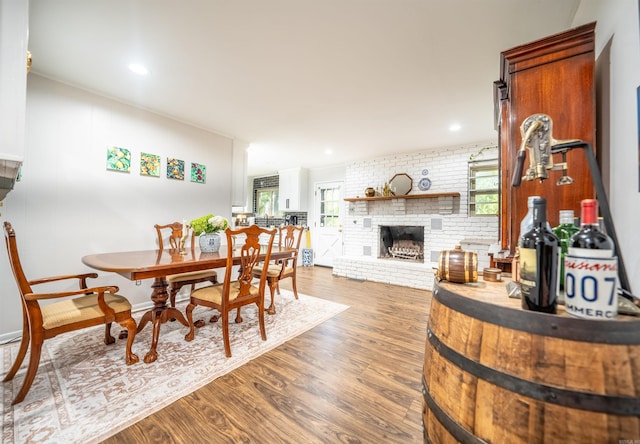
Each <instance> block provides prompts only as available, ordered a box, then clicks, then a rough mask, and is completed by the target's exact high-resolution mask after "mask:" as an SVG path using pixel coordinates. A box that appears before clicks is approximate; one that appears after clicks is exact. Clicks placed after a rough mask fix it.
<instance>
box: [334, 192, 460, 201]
mask: <svg viewBox="0 0 640 444" xmlns="http://www.w3.org/2000/svg"><path fill="white" fill-rule="evenodd" d="M438 197H460V193H458V192H457V191H450V192H446V193H425V194H405V195H404V196H375V197H345V198H344V200H345V201H347V202H359V201H368V202H370V201H374V200H392V199H433V198H438Z"/></svg>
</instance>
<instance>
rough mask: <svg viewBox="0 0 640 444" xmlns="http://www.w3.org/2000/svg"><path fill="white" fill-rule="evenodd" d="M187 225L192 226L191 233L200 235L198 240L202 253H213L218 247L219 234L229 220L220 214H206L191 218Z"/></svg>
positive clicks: (227, 224) (225, 227)
mask: <svg viewBox="0 0 640 444" xmlns="http://www.w3.org/2000/svg"><path fill="white" fill-rule="evenodd" d="M189 225H191V228H193V235H194V236H200V238H199V240H198V242H199V244H200V251H202V252H203V253H215V252H217V251H218V250H219V249H220V234H219V232H220V231H222V230H226V229H227V227H228V226H229V222H228V221H227V219H226V218H224V217H222V216H214V215H213V214H207V215H205V216H201V217H198V218H196V219H193V220H192V221H191V222H190V223H189Z"/></svg>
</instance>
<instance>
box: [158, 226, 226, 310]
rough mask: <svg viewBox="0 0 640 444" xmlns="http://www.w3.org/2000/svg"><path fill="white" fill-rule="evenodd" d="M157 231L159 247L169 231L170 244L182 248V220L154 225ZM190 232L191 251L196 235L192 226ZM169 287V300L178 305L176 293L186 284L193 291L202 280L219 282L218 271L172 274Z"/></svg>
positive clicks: (168, 279) (161, 246)
mask: <svg viewBox="0 0 640 444" xmlns="http://www.w3.org/2000/svg"><path fill="white" fill-rule="evenodd" d="M154 227H155V229H156V232H157V233H158V249H159V250H162V249H163V248H164V240H163V234H165V235H166V234H167V233H168V238H169V245H170V246H171V248H172V249H174V250H176V251H178V250H179V249H180V242H181V240H182V235H183V233H182V224H181V223H180V222H172V223H170V224H167V225H158V224H156V225H154ZM188 230H189V231H190V234H187V235H188V237H189V238H190V241H189V242H190V248H191V252H193V251H195V236H194V235H193V231H191V229H190V227H189V228H188ZM166 279H167V283H168V284H169V287H168V288H167V292H168V293H169V300H170V303H171V306H172V307H175V306H176V295H177V294H178V292H179V291H180V289H181V288H182V287H184V286H185V285H191V291H193V290H194V289H195V288H196V284H199V283H201V282H211V283H212V284H216V283H218V273H216V272H215V270H202V271H190V272H187V273H179V274H171V275H169V276H167V277H166Z"/></svg>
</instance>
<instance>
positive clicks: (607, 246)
mask: <svg viewBox="0 0 640 444" xmlns="http://www.w3.org/2000/svg"><path fill="white" fill-rule="evenodd" d="M580 205H581V211H580V230H579V231H578V232H577V233H575V234H574V235H572V236H571V239H570V241H569V243H568V252H569V254H570V255H571V256H579V257H612V256H613V254H614V246H613V241H612V240H611V238H610V237H609V236H608V235H607V234H606V233H605V232H604V231H602V229H601V228H600V222H599V220H598V219H599V218H598V201H597V200H595V199H584V200H583V201H582V202H581V203H580Z"/></svg>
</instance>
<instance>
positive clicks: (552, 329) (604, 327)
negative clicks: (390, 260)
mask: <svg viewBox="0 0 640 444" xmlns="http://www.w3.org/2000/svg"><path fill="white" fill-rule="evenodd" d="M505 297H507V295H506V292H505ZM433 299H435V300H436V301H438V302H440V303H441V304H442V305H444V306H445V307H448V308H450V309H452V310H454V311H456V312H459V313H462V314H464V315H467V316H469V317H472V318H474V319H478V320H480V321H484V322H487V323H489V324H493V325H498V326H501V327H506V328H511V329H513V330H520V331H525V332H527V333H532V334H537V335H541V336H549V337H554V338H560V339H569V340H572V341H580V342H589V343H600V344H615V345H638V344H639V342H640V341H639V340H638V322H633V321H630V322H625V321H600V320H591V319H577V318H572V317H568V316H558V315H553V314H547V313H537V312H532V311H527V310H516V309H513V308H510V307H505V306H502V305H498V304H491V303H488V302H482V301H478V300H470V298H468V297H465V296H461V295H459V294H456V293H454V292H452V291H450V290H448V289H445V288H443V287H441V286H440V285H438V283H437V282H436V283H435V288H434V291H433ZM587 333H588V334H587Z"/></svg>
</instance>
